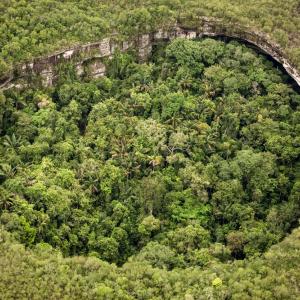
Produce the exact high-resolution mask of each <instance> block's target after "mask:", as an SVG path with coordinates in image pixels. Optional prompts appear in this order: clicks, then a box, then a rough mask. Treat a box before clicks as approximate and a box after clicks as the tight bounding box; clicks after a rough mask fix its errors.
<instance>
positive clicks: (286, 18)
mask: <svg viewBox="0 0 300 300" xmlns="http://www.w3.org/2000/svg"><path fill="white" fill-rule="evenodd" d="M197 16H213V17H217V18H220V19H222V20H223V21H224V23H225V24H227V23H229V24H230V23H233V24H243V25H247V26H249V27H250V29H251V30H258V31H261V32H264V33H266V34H269V35H270V37H271V39H272V40H274V41H275V42H277V43H279V44H280V45H281V47H282V48H283V49H284V52H285V53H286V55H287V56H288V58H289V60H290V61H291V62H292V63H294V64H295V66H296V67H297V68H298V69H300V41H299V37H298V33H299V31H300V17H299V16H300V6H299V1H297V0H287V1H282V0H263V1H262V0H249V1H246V2H245V1H229V0H222V1H219V0H211V1H206V0H176V1H174V0H143V1H140V0H135V1H128V0H126V1H124V0H123V1H107V0H104V1H87V0H80V1H79V0H77V1H74V0H68V1H56V0H42V1H41V0H34V1H25V0H22V1H19V0H17V1H16V0H2V1H1V3H0V78H1V77H2V76H3V75H4V74H6V73H7V72H8V71H9V70H10V69H11V68H12V66H13V65H14V64H15V63H18V62H22V61H28V60H31V59H32V58H34V57H36V56H40V55H45V54H50V53H52V52H53V51H55V50H60V49H62V48H64V47H68V46H70V45H74V44H82V43H86V42H92V41H98V40H99V39H101V38H103V37H105V36H108V35H109V34H110V33H113V32H118V33H119V34H121V35H126V36H131V35H135V34H137V33H140V32H145V31H150V30H152V29H154V28H156V29H157V28H159V27H161V26H164V25H168V24H173V23H174V22H175V20H177V19H179V20H182V21H183V22H185V21H187V22H189V23H190V22H191V20H192V19H194V18H195V17H197ZM184 20H185V21H184ZM232 26H236V25H232Z"/></svg>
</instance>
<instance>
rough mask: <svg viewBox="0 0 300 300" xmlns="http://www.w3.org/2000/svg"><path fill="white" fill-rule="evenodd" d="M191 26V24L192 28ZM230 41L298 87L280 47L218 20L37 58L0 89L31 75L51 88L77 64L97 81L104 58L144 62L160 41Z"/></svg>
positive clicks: (298, 77) (295, 72)
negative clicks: (65, 68) (65, 66)
mask: <svg viewBox="0 0 300 300" xmlns="http://www.w3.org/2000/svg"><path fill="white" fill-rule="evenodd" d="M194 23H195V22H194ZM194 23H193V24H194ZM205 36H208V37H229V38H235V39H238V40H240V41H244V42H247V43H249V44H251V45H253V46H255V47H256V48H257V49H258V50H259V51H261V52H263V53H265V54H267V55H270V56H271V57H272V58H273V59H274V60H275V61H277V62H278V63H279V64H281V65H282V67H283V68H284V69H285V70H286V72H287V73H288V74H289V75H290V76H291V77H292V78H293V79H294V80H295V82H296V83H297V85H298V86H299V87H300V73H299V72H298V70H297V69H296V68H294V67H293V66H292V65H291V64H290V63H289V61H288V60H287V58H286V57H285V54H284V53H283V51H282V50H281V49H280V47H279V46H278V45H277V44H275V43H274V42H272V41H271V40H270V39H269V37H268V36H267V35H265V34H263V33H260V32H256V31H251V30H249V28H246V27H243V26H240V25H238V24H224V23H223V22H222V21H221V20H216V19H212V18H199V19H198V20H197V22H196V25H193V26H184V25H182V24H175V25H174V26H173V27H169V28H166V29H161V30H159V31H157V32H152V33H147V34H141V35H140V36H138V37H133V38H132V40H130V41H122V42H120V41H117V40H116V39H115V38H114V36H112V37H110V38H106V39H103V40H102V41H100V42H96V43H92V44H87V45H82V46H77V47H74V48H72V49H68V50H64V51H61V52H58V53H55V54H53V55H50V56H48V57H42V58H37V59H35V60H34V61H32V62H30V63H26V64H24V65H22V66H16V67H15V70H14V73H13V74H9V75H8V76H7V79H6V81H4V82H2V84H1V83H0V88H2V89H8V88H11V87H14V86H17V87H18V86H20V84H17V79H20V78H22V79H25V80H26V79H27V78H29V77H30V75H31V74H37V75H40V76H41V78H42V84H43V85H44V86H51V85H52V84H53V83H54V82H55V79H56V76H57V72H56V66H57V65H59V64H60V63H63V62H66V61H72V62H73V63H75V64H76V70H77V73H78V75H82V74H83V73H84V69H85V68H84V67H85V66H89V69H90V71H91V75H92V76H94V77H99V76H103V75H105V71H106V70H105V65H104V64H103V62H102V61H103V58H109V57H111V56H112V55H113V53H114V52H115V51H116V49H119V50H120V51H126V50H128V49H129V48H135V49H137V50H138V54H139V57H140V60H141V61H146V60H147V58H148V57H149V55H150V53H151V50H152V47H153V46H154V45H155V44H157V43H158V42H161V41H170V40H172V39H174V38H176V37H181V38H187V39H195V38H201V37H205Z"/></svg>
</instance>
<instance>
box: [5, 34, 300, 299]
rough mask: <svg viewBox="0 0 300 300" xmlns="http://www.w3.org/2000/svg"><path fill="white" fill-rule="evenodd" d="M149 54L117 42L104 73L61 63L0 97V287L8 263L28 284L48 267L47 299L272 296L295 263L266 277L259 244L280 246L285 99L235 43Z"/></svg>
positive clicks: (288, 98)
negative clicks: (138, 54) (39, 80)
mask: <svg viewBox="0 0 300 300" xmlns="http://www.w3.org/2000/svg"><path fill="white" fill-rule="evenodd" d="M158 52H159V53H160V55H156V54H155V53H154V55H153V59H152V61H151V63H149V64H138V63H137V62H136V60H135V59H136V58H135V57H134V55H131V54H128V53H127V54H121V53H117V54H116V56H115V57H114V58H113V59H112V60H111V61H110V62H108V74H109V75H108V77H104V78H99V79H95V80H92V81H78V80H77V79H76V78H74V77H73V75H72V73H68V74H69V75H66V76H67V80H66V81H64V82H60V83H59V84H58V85H57V86H55V87H53V88H52V89H49V90H34V89H27V90H26V91H20V92H17V91H13V90H11V91H7V92H5V93H4V95H2V96H1V98H0V99H2V100H3V101H2V102H1V103H2V104H1V105H2V106H0V108H1V107H5V108H6V107H7V111H6V110H4V109H3V110H1V112H2V115H1V116H2V120H1V122H2V124H4V126H3V127H2V132H1V136H0V141H1V143H0V212H1V214H0V223H1V226H3V230H2V231H3V233H1V236H3V237H2V238H3V240H4V242H3V243H1V247H2V248H3V249H2V248H1V250H3V251H2V252H1V253H2V256H3V257H4V258H3V261H2V258H0V263H1V264H3V268H2V269H3V270H12V271H7V272H8V273H7V274H5V272H4V274H2V272H1V275H0V276H2V277H1V278H0V279H1V280H0V282H1V284H2V282H4V283H7V284H6V285H9V284H8V283H9V282H10V280H11V276H12V274H13V272H14V271H13V270H14V269H11V268H13V267H12V266H11V264H12V265H14V263H13V262H15V264H16V266H19V265H21V266H22V268H23V269H22V270H23V271H24V274H28V276H29V278H30V280H32V281H33V282H34V280H36V277H37V276H38V275H37V274H47V275H45V276H50V277H49V282H51V284H52V283H53V288H54V287H55V288H56V289H57V290H55V291H54V292H53V296H51V297H52V298H61V295H62V293H65V294H66V296H65V298H66V299H67V298H68V297H69V298H70V296H69V295H72V297H73V299H76V298H80V297H81V296H82V295H83V294H84V295H85V297H86V298H88V299H89V298H90V299H95V298H96V299H97V298H99V299H183V298H184V297H185V298H186V299H212V298H215V299H228V298H232V299H251V297H252V296H253V295H254V298H255V297H256V298H257V299H272V298H274V299H276V297H277V298H278V299H287V296H288V294H287V292H286V289H287V287H289V288H290V283H289V282H287V281H288V279H287V278H289V276H294V275H293V274H294V273H293V272H295V273H296V271H295V270H296V269H295V268H296V266H298V264H299V262H298V260H296V261H295V264H294V265H293V260H292V258H293V255H294V254H293V252H292V251H289V255H290V256H289V258H286V260H287V262H288V264H291V266H292V267H291V268H292V269H291V270H290V269H289V266H288V265H286V266H284V270H286V272H287V273H285V274H284V275H283V277H282V278H280V280H279V279H276V276H275V275H274V274H276V273H274V272H273V269H276V270H279V269H280V268H281V267H280V266H279V265H278V264H277V261H276V260H275V259H273V258H270V257H268V255H271V256H272V255H275V256H276V257H277V258H278V257H279V258H280V257H281V256H280V255H281V251H282V250H280V249H279V250H278V248H276V247H274V248H271V247H272V245H274V244H277V243H279V242H280V241H281V240H282V239H283V238H284V237H285V236H286V235H287V234H288V233H289V232H290V231H291V230H292V229H293V228H295V227H296V226H297V220H298V218H299V215H300V210H299V203H300V202H299V195H300V192H299V191H300V188H299V154H300V143H299V138H298V137H299V133H300V132H299V128H300V126H299V115H300V112H299V102H300V101H299V99H300V98H299V95H298V94H297V92H296V91H294V90H293V89H292V88H291V86H290V85H289V84H288V82H287V81H286V79H285V77H284V76H283V75H282V74H281V72H280V71H279V70H278V69H276V68H274V67H272V65H271V64H270V62H269V61H267V59H266V58H264V57H262V56H258V55H257V54H256V53H255V52H254V51H253V50H250V49H248V48H247V47H246V46H241V45H239V44H238V43H236V42H231V43H224V42H220V41H216V40H211V39H203V40H200V41H187V40H183V39H177V40H174V41H173V42H172V43H171V44H170V45H168V46H166V47H165V48H162V49H158ZM1 109H2V108H1ZM7 232H10V234H8V233H7ZM297 236H298V231H296V233H295V234H294V235H293V237H297ZM295 239H296V238H295ZM16 241H17V242H21V243H22V244H24V245H25V246H26V247H27V250H25V249H24V248H22V247H21V246H20V245H19V244H17V242H16ZM286 243H288V244H289V243H291V244H293V243H295V244H296V246H295V247H298V248H299V245H298V242H297V240H295V241H294V240H293V238H289V239H287V242H283V243H282V244H280V245H282V247H283V249H285V247H286V246H285V245H286ZM14 247H15V248H14ZM270 248H271V249H272V250H269V249H270ZM13 249H17V250H16V251H14V250H13ZM273 249H275V250H273ZM276 249H277V250H276ZM7 251H8V253H6V252H7ZM9 251H12V253H13V254H15V253H16V252H18V251H19V253H20V254H19V255H16V257H15V258H14V257H13V254H11V253H10V252H9ZM56 251H59V252H60V253H61V254H62V255H63V256H75V257H73V258H62V256H61V254H59V252H56ZM268 251H269V252H268ZM284 251H285V250H284ZM264 253H268V254H266V256H265V257H263V255H264ZM272 253H275V254H272ZM27 254H28V255H29V257H30V258H28V260H26V259H25V257H26V255H27ZM77 255H83V256H86V258H83V257H77ZM7 258H9V259H7ZM281 259H282V260H284V258H281ZM24 260H25V261H24ZM103 261H106V262H107V263H104V262H103ZM109 263H111V264H109ZM27 264H28V265H29V266H30V267H29V268H28V270H27V269H26V268H25V266H26V265H27ZM49 264H50V265H49ZM114 264H117V265H118V267H116V266H115V265H114ZM47 265H49V266H48V269H47ZM121 265H122V267H121ZM57 266H60V267H59V268H58V267H57ZM34 270H39V271H38V272H37V273H35V271H34ZM52 271H53V273H51V272H52ZM11 272H12V273H11ZM26 272H28V273H26ZM39 272H41V273H39ZM232 272H233V273H232ZM289 272H290V273H289ZM49 273H51V274H50V275H49ZM19 274H21V273H19ZM249 274H251V276H253V277H251V276H250V277H251V278H250V279H249ZM20 276H21V275H20ZM24 276H25V275H24ZM76 276H77V277H76ZM259 276H262V277H263V278H265V280H266V282H268V280H269V281H270V282H269V284H268V285H267V288H265V287H264V286H263V285H259V286H256V284H255V282H256V281H257V280H258V279H257V278H258V277H259ZM295 276H296V275H295ZM233 279H235V281H233ZM252 279H253V281H252ZM16 280H17V281H16V282H17V286H21V285H20V284H21V283H20V280H21V277H17V279H16ZM76 280H78V284H77V285H75V286H73V285H72V283H73V282H74V281H76ZM247 280H248V283H247ZM30 282H31V281H30ZM59 282H61V285H60V286H59V287H58V286H57V285H58V283H59ZM241 282H244V285H245V286H244V285H242V284H241ZM278 282H282V284H279V285H278V286H279V287H278V288H274V287H275V286H276V283H278ZM297 282H298V281H297ZM1 284H0V289H1V291H2V289H4V288H3V286H5V284H3V285H1ZM30 284H31V283H30ZM247 284H248V285H249V286H250V287H251V288H250V289H248V288H247ZM34 286H35V287H39V288H40V289H42V292H41V293H40V294H38V295H39V296H38V297H37V298H43V297H44V298H51V297H48V296H49V294H48V293H49V291H50V286H49V287H47V286H45V284H44V282H43V281H42V280H38V281H37V284H36V285H34ZM83 286H84V287H83ZM268 287H270V289H269V290H268ZM271 287H272V288H271ZM12 290H13V289H9V290H8V291H7V292H6V294H5V296H4V297H6V298H9V297H11V298H13V296H11V294H10V293H12ZM17 290H18V289H17ZM251 290H253V292H252V291H251ZM249 291H251V292H249ZM292 291H296V288H295V287H293V288H292ZM42 293H44V294H42ZM276 293H278V295H280V296H274V295H277V294H276ZM31 295H32V292H31V291H30V290H27V289H25V290H24V292H22V297H23V296H24V297H25V298H26V297H27V298H32V297H31ZM40 295H41V296H40Z"/></svg>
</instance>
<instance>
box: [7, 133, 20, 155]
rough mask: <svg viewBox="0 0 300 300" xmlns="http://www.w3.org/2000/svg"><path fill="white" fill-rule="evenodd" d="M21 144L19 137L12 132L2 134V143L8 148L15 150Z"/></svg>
mask: <svg viewBox="0 0 300 300" xmlns="http://www.w3.org/2000/svg"><path fill="white" fill-rule="evenodd" d="M21 144H22V143H21V138H20V137H18V138H17V137H16V136H15V134H14V133H13V134H12V135H11V136H9V135H6V136H4V141H3V145H4V146H5V147H6V148H8V149H10V150H14V151H16V150H17V148H18V147H19V146H20V145H21Z"/></svg>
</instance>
